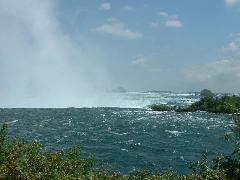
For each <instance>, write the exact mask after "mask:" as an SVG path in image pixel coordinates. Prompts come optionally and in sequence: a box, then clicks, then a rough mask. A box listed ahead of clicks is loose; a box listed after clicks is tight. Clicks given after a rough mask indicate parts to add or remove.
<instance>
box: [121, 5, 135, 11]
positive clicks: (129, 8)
mask: <svg viewBox="0 0 240 180" xmlns="http://www.w3.org/2000/svg"><path fill="white" fill-rule="evenodd" d="M123 9H124V10H127V11H134V8H133V7H132V6H130V5H125V6H124V7H123Z"/></svg>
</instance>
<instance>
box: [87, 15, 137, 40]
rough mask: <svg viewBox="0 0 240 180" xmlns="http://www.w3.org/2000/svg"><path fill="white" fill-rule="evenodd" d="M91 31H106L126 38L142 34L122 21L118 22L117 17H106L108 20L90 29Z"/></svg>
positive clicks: (135, 37) (133, 37)
mask: <svg viewBox="0 0 240 180" xmlns="http://www.w3.org/2000/svg"><path fill="white" fill-rule="evenodd" d="M91 31H93V32H100V33H107V34H112V35H114V36H119V37H124V38H128V39H137V38H141V37H142V34H141V33H140V32H137V31H132V30H131V29H129V28H128V27H126V25H125V24H124V23H122V22H119V21H118V20H117V19H114V18H111V19H108V22H107V23H105V24H103V25H101V26H99V27H96V28H93V29H91Z"/></svg>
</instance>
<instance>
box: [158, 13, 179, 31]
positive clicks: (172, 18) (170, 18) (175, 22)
mask: <svg viewBox="0 0 240 180" xmlns="http://www.w3.org/2000/svg"><path fill="white" fill-rule="evenodd" d="M158 15H159V16H161V17H163V18H164V19H165V26H166V27H170V28H182V27H183V23H182V22H181V21H180V20H179V18H178V16H177V15H171V14H169V13H167V12H163V11H161V12H159V13H158Z"/></svg>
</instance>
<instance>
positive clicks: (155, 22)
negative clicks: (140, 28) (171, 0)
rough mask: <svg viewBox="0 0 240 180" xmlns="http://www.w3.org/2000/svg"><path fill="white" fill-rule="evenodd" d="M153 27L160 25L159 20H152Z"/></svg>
mask: <svg viewBox="0 0 240 180" xmlns="http://www.w3.org/2000/svg"><path fill="white" fill-rule="evenodd" d="M150 25H151V27H158V26H159V22H157V21H154V22H151V24H150Z"/></svg>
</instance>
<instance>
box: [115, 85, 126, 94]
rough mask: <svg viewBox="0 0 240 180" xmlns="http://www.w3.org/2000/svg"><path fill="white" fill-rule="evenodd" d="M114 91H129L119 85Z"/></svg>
mask: <svg viewBox="0 0 240 180" xmlns="http://www.w3.org/2000/svg"><path fill="white" fill-rule="evenodd" d="M112 92H114V93H125V92H127V90H126V89H125V88H123V87H121V86H119V87H117V88H115V89H113V90H112Z"/></svg>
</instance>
